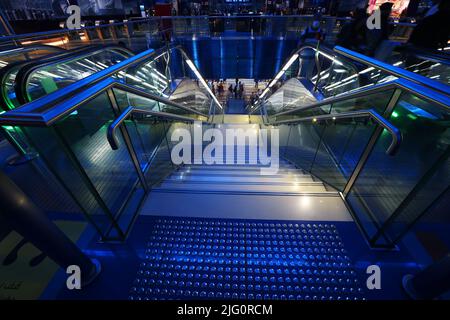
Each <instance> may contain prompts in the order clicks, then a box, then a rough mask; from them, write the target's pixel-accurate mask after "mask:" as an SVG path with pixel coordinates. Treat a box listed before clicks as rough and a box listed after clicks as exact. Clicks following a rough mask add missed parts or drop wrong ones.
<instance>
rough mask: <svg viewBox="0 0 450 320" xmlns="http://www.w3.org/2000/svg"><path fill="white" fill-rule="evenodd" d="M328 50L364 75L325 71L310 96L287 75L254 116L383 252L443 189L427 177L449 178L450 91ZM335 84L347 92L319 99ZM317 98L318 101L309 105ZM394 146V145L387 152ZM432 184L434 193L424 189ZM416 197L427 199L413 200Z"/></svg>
mask: <svg viewBox="0 0 450 320" xmlns="http://www.w3.org/2000/svg"><path fill="white" fill-rule="evenodd" d="M335 51H336V52H338V53H340V54H342V55H343V56H344V57H345V60H349V59H352V58H353V59H354V61H355V64H354V65H357V63H359V64H360V63H361V62H364V63H365V69H363V71H358V72H357V73H354V74H353V75H350V76H348V74H347V75H346V76H345V78H344V79H342V78H335V77H334V76H333V75H332V71H331V70H330V69H326V70H328V71H326V72H325V73H324V74H323V76H321V77H322V80H326V81H327V83H326V84H325V85H322V84H321V82H320V81H319V82H318V83H317V84H316V85H315V86H310V88H312V89H310V90H311V91H312V92H311V91H308V90H305V89H304V88H305V86H304V87H303V90H299V89H298V86H297V87H295V85H293V84H292V83H294V84H295V83H298V78H296V77H295V76H294V77H293V78H291V79H289V80H287V81H286V82H285V83H284V84H283V85H282V86H281V87H280V89H278V90H275V91H274V93H273V94H272V95H271V96H268V97H267V98H266V99H265V101H264V102H262V103H260V105H259V106H258V107H257V108H255V109H254V110H255V111H254V114H258V113H259V112H260V113H261V115H262V116H263V119H264V123H265V124H266V125H268V126H277V127H279V128H280V136H282V137H284V139H285V140H284V142H282V143H281V145H283V149H282V151H281V153H282V154H283V155H284V157H285V158H286V159H287V160H289V161H290V162H291V163H294V164H296V165H297V166H299V167H300V168H302V169H304V170H306V171H307V172H309V173H311V174H312V175H314V176H315V177H317V178H319V179H320V180H321V181H324V182H326V183H327V184H328V185H330V186H332V187H333V188H334V189H335V190H338V191H339V192H340V194H341V196H342V198H343V199H344V201H345V202H346V204H347V206H348V207H349V208H350V209H351V211H352V215H353V216H354V219H355V221H357V223H358V224H359V225H360V228H361V230H362V231H363V233H364V234H365V236H366V238H367V241H368V242H369V243H370V244H371V245H373V246H380V247H383V246H386V247H389V246H392V245H395V244H396V243H398V241H399V240H400V239H401V238H402V236H403V235H404V234H405V233H406V232H407V230H408V228H410V227H411V224H413V223H415V222H416V221H417V220H418V219H419V217H420V216H421V214H423V212H424V210H426V208H427V206H426V205H431V204H432V203H433V201H434V200H435V199H437V198H438V196H439V195H440V194H442V193H443V192H445V190H446V188H448V181H449V179H448V178H446V179H444V181H445V182H442V183H438V182H437V181H435V180H433V179H438V176H439V174H440V175H441V176H442V177H447V176H448V173H447V170H446V163H447V161H448V150H449V146H448V141H447V138H448V137H447V136H448V120H449V116H450V113H449V109H448V106H449V94H450V89H449V86H448V84H446V83H442V82H438V81H435V80H434V79H431V77H424V76H423V75H420V74H418V73H419V71H417V70H416V69H414V70H413V71H417V72H410V71H408V70H405V69H401V68H398V67H395V66H391V67H389V66H388V65H387V64H385V63H383V62H380V61H376V60H374V59H371V58H369V57H364V56H362V55H360V54H358V53H355V52H351V51H349V50H347V49H344V48H339V47H337V48H335ZM331 59H337V57H336V56H335V57H334V58H333V57H331V56H330V60H331ZM427 59H428V58H427ZM337 61H340V63H341V64H344V60H343V59H340V60H336V61H335V62H333V63H334V64H336V63H337ZM442 64H443V63H442ZM339 68H340V67H339ZM319 69H320V67H319ZM360 69H361V68H360ZM288 70H289V68H286V71H288ZM364 70H369V71H364ZM428 71H429V68H428ZM286 73H287V72H286ZM317 74H320V72H315V75H314V76H313V77H312V78H311V79H312V80H313V79H314V77H316V76H317ZM371 74H372V75H371ZM361 75H364V78H365V80H362V79H361ZM366 75H369V77H366ZM370 75H371V76H370ZM428 75H429V74H428ZM443 75H445V74H443ZM323 77H325V78H326V79H323ZM351 79H353V80H351ZM368 79H373V82H370V81H367V80H368ZM330 81H331V83H330ZM351 82H352V83H353V84H350V83H351ZM341 85H342V86H343V87H345V88H346V92H342V93H341V92H339V93H336V92H335V93H334V94H333V95H332V96H327V95H326V92H327V89H337V88H339V87H340V86H341ZM352 87H354V88H352ZM329 91H330V90H328V92H329ZM292 92H293V93H292ZM289 94H290V96H289ZM294 94H295V95H297V96H296V97H295V98H294V99H293V98H292V96H293V95H294ZM317 95H320V99H317V100H316V101H312V102H311V100H313V99H311V98H310V97H313V96H317ZM280 96H282V98H281V99H280ZM289 98H291V99H289ZM308 99H309V100H308ZM275 101H276V103H274V102H275ZM386 124H387V125H388V127H386V126H384V125H386ZM423 132H426V133H427V134H426V136H422V133H423ZM396 142H398V143H399V146H400V147H399V148H398V150H397V151H396V152H392V151H393V149H395V148H394V144H395V143H396ZM431 181H433V184H431ZM431 185H433V190H434V191H435V192H434V193H433V195H432V194H431V193H430V191H429V190H427V188H430V187H431ZM421 192H422V193H423V195H425V194H426V195H427V197H424V198H421V199H420V200H412V198H413V195H414V196H417V195H418V194H420V193H421ZM413 203H415V204H416V205H417V207H413Z"/></svg>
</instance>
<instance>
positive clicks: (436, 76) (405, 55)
mask: <svg viewBox="0 0 450 320" xmlns="http://www.w3.org/2000/svg"><path fill="white" fill-rule="evenodd" d="M388 62H389V63H390V64H392V65H394V66H396V67H400V68H403V69H405V70H408V71H411V72H414V73H417V74H420V75H422V76H424V77H428V78H430V79H433V80H436V81H439V82H442V83H445V84H450V63H449V61H448V57H447V56H446V55H445V54H442V53H439V52H436V53H435V52H429V53H427V52H417V53H415V52H414V51H412V52H407V51H402V52H393V54H392V55H391V56H390V57H389V59H388Z"/></svg>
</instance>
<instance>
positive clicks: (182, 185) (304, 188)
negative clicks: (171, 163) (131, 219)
mask: <svg viewBox="0 0 450 320" xmlns="http://www.w3.org/2000/svg"><path fill="white" fill-rule="evenodd" d="M155 189H159V190H185V191H189V192H191V191H215V192H244V193H246V192H252V193H255V192H265V193H272V192H275V193H308V192H312V193H319V192H320V193H322V192H326V191H327V190H326V189H325V187H324V185H323V184H321V183H309V184H306V183H305V184H297V185H274V184H268V185H265V184H250V183H243V184H237V183H225V182H220V183H191V182H187V181H182V182H174V181H167V180H165V181H164V182H163V183H162V184H161V185H160V186H159V187H156V188H155Z"/></svg>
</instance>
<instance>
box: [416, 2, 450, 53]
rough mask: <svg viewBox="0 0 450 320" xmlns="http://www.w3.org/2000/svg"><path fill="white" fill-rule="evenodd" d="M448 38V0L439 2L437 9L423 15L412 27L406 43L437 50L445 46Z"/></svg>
mask: <svg viewBox="0 0 450 320" xmlns="http://www.w3.org/2000/svg"><path fill="white" fill-rule="evenodd" d="M449 38H450V0H443V1H441V2H440V3H439V7H438V11H437V12H436V13H434V14H432V15H430V16H427V17H425V18H424V19H423V20H422V21H421V22H419V23H418V24H417V26H416V27H415V28H414V30H413V32H412V33H411V36H410V38H409V40H408V44H410V45H413V46H415V47H419V48H424V49H432V50H437V49H439V48H444V47H446V46H447V42H448V40H449Z"/></svg>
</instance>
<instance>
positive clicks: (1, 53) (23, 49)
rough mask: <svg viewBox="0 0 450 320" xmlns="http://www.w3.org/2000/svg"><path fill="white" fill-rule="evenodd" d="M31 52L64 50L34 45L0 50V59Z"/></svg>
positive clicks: (62, 49)
mask: <svg viewBox="0 0 450 320" xmlns="http://www.w3.org/2000/svg"><path fill="white" fill-rule="evenodd" d="M33 50H48V51H55V52H64V51H66V49H64V48H61V47H56V46H50V45H46V44H36V45H29V46H23V47H15V48H12V49H9V50H1V51H0V57H1V56H4V55H8V54H12V53H14V54H19V53H21V54H23V53H27V52H30V51H33Z"/></svg>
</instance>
